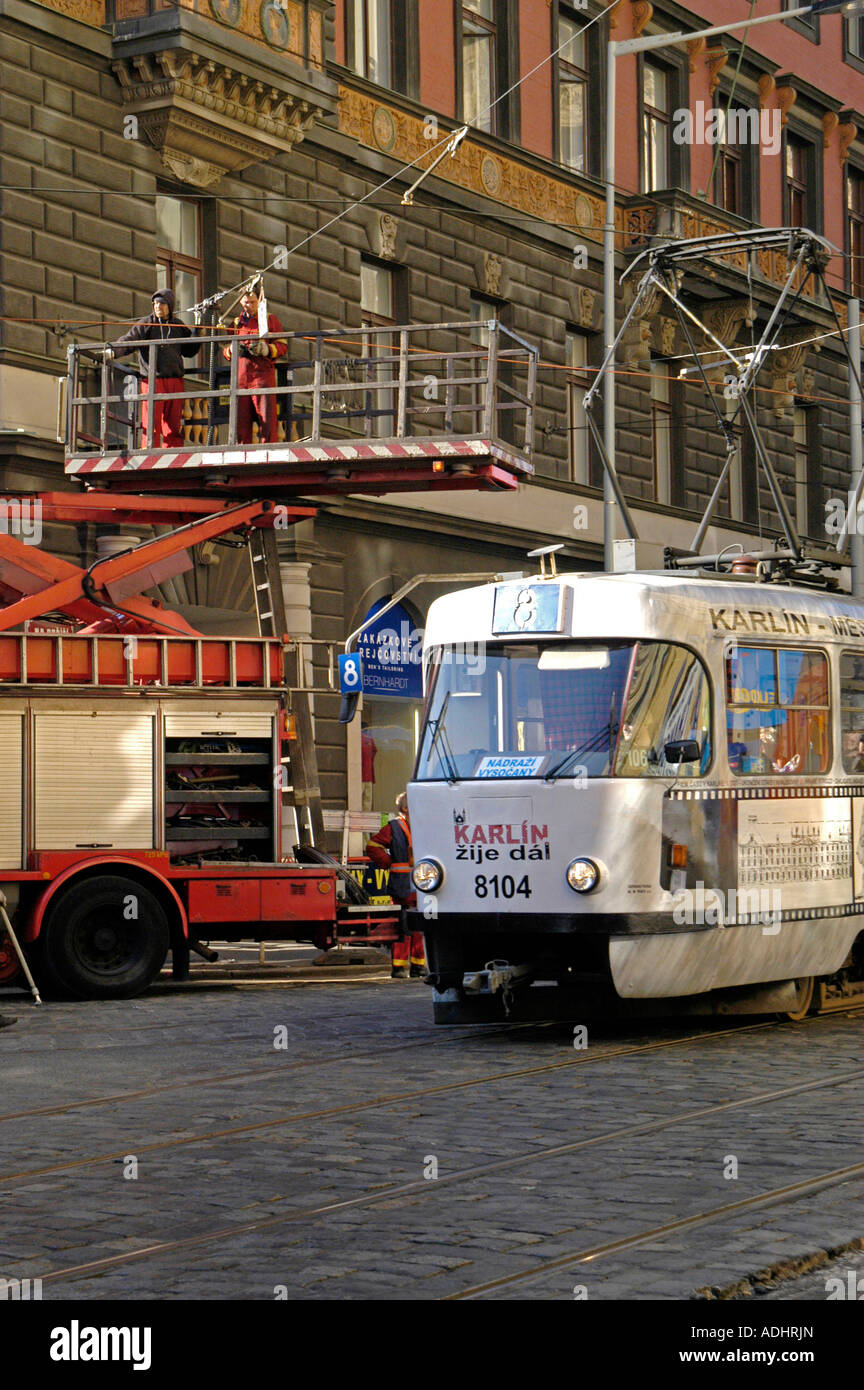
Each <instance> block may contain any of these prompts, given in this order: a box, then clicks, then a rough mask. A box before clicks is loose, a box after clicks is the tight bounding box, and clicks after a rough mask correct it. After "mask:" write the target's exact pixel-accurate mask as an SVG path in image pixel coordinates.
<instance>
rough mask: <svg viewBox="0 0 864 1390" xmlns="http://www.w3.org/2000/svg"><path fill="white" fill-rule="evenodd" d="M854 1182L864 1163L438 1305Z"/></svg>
mask: <svg viewBox="0 0 864 1390" xmlns="http://www.w3.org/2000/svg"><path fill="white" fill-rule="evenodd" d="M856 1179H857V1180H864V1163H851V1164H849V1165H848V1166H847V1167H845V1168H833V1169H831V1170H830V1172H827V1173H820V1174H818V1175H817V1176H816V1177H815V1178H805V1179H803V1180H802V1181H801V1182H794V1183H787V1184H786V1186H785V1187H775V1188H772V1189H770V1190H769V1191H768V1192H762V1193H760V1194H758V1195H757V1196H755V1197H743V1198H742V1199H741V1200H740V1201H738V1202H726V1203H724V1205H723V1206H719V1207H710V1208H709V1209H708V1210H707V1211H701V1212H694V1213H693V1215H691V1216H682V1217H679V1219H678V1220H677V1221H667V1222H665V1223H664V1224H663V1225H661V1226H654V1227H652V1228H651V1229H650V1230H647V1231H639V1232H638V1233H636V1234H634V1235H632V1236H621V1237H619V1238H618V1239H617V1240H610V1241H605V1242H604V1243H603V1244H601V1245H592V1246H589V1247H588V1248H587V1249H585V1250H579V1251H576V1252H574V1253H573V1254H572V1255H560V1256H558V1257H557V1258H556V1259H552V1260H547V1261H545V1263H543V1264H542V1265H537V1264H535V1265H532V1266H530V1267H528V1268H526V1269H523V1270H517V1271H515V1272H514V1273H513V1274H504V1275H502V1276H501V1278H500V1279H490V1280H488V1281H487V1282H486V1283H484V1284H474V1285H473V1286H471V1287H470V1288H467V1289H460V1290H459V1291H458V1292H457V1293H452V1294H446V1295H445V1296H444V1298H443V1299H442V1302H445V1303H455V1302H459V1301H463V1300H467V1299H473V1298H480V1297H481V1296H482V1295H484V1294H489V1293H494V1292H495V1291H496V1290H498V1289H504V1288H510V1287H513V1286H515V1285H517V1284H522V1285H524V1284H528V1283H532V1282H534V1281H536V1280H537V1279H542V1278H543V1277H544V1275H548V1274H550V1273H552V1272H553V1271H555V1270H560V1269H572V1268H575V1267H577V1266H578V1265H580V1264H589V1263H590V1264H594V1263H595V1261H597V1260H599V1259H602V1258H603V1257H604V1256H609V1255H620V1254H624V1253H625V1252H626V1251H628V1250H636V1249H638V1248H639V1246H640V1245H649V1244H651V1242H652V1241H656V1240H663V1239H665V1237H666V1236H671V1235H677V1234H679V1233H680V1232H681V1231H689V1230H693V1229H694V1228H695V1227H697V1226H708V1225H711V1224H712V1223H713V1222H716V1221H722V1220H724V1219H729V1218H731V1217H737V1216H742V1215H745V1214H748V1213H749V1212H752V1211H759V1210H760V1209H761V1208H764V1207H772V1206H782V1205H783V1203H785V1202H789V1201H795V1200H797V1199H798V1198H799V1197H807V1196H810V1195H811V1194H815V1193H817V1192H823V1191H824V1190H825V1189H826V1188H828V1187H836V1186H837V1185H838V1184H839V1183H844V1182H852V1181H855V1180H856Z"/></svg>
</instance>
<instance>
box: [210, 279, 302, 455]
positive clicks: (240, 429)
mask: <svg viewBox="0 0 864 1390" xmlns="http://www.w3.org/2000/svg"><path fill="white" fill-rule="evenodd" d="M262 288H263V287H262V285H261V281H260V280H257V281H256V282H255V284H254V285H253V286H252V287H251V289H248V290H247V291H246V293H245V294H244V295H243V296H242V298H241V300H240V308H241V310H242V313H241V314H240V317H239V318H236V319H235V320H234V324H233V327H231V328H224V325H220V329H221V330H224V331H225V332H226V333H236V334H237V336H238V337H239V338H242V339H243V340H244V341H243V342H242V343H240V345H239V349H238V350H239V353H240V361H239V363H238V365H237V385H238V387H239V389H240V390H241V391H248V390H253V391H254V390H255V389H256V388H257V389H259V390H264V389H265V388H267V387H269V386H275V385H276V367H275V365H274V363H275V361H276V359H277V357H285V356H286V355H287V352H288V344H287V343H286V342H284V341H282V340H280V339H276V338H262V337H261V336H260V333H261V327H260V326H259V321H258V319H259V315H258V307H259V305H260V302H261V290H262ZM267 332H268V333H282V332H284V329H283V327H282V325H281V323H280V322H279V320H278V319H277V317H276V315H275V314H268V315H267ZM232 347H233V344H232V343H228V344H227V345H226V346H225V347H224V348H223V349H222V352H223V356H224V357H225V358H226V359H228V360H229V361H230V359H231V350H232ZM255 421H257V423H258V436H259V442H260V443H262V444H275V443H276V440H277V438H278V429H279V426H278V422H277V419H276V397H275V396H265V395H253V396H238V397H237V443H238V444H251V443H252V425H253V422H255Z"/></svg>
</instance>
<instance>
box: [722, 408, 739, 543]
mask: <svg viewBox="0 0 864 1390" xmlns="http://www.w3.org/2000/svg"><path fill="white" fill-rule="evenodd" d="M726 419H727V420H728V421H729V423H730V424H731V426H732V434H733V437H734V440H735V446H736V447H735V452H734V454H733V455H732V457H731V459H730V461H729V471H728V473H727V475H726V478H727V483H726V488H725V493H724V495H725V498H726V503H727V515H728V516H729V518H730V519H731V520H733V521H740V520H741V518H742V517H743V515H744V457H743V456H744V415H743V412H742V411H741V410H740V409H739V402H738V401H737V400H735V399H734V398H732V399H730V400H727V401H726ZM725 461H726V460H725V456H724V459H723V462H724V463H725ZM721 467H722V464H721Z"/></svg>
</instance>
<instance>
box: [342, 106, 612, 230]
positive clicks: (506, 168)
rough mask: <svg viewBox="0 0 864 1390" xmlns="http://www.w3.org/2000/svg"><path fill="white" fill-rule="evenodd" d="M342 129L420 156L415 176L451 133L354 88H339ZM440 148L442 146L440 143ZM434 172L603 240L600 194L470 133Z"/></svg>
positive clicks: (365, 141) (397, 153)
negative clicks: (432, 131) (431, 129)
mask: <svg viewBox="0 0 864 1390" xmlns="http://www.w3.org/2000/svg"><path fill="white" fill-rule="evenodd" d="M339 129H340V130H341V131H342V132H343V134H345V135H348V136H350V137H352V138H353V139H355V140H357V141H359V143H360V144H361V145H366V146H367V147H368V148H369V149H373V150H375V149H377V150H381V151H382V152H383V153H384V154H389V155H392V156H393V158H394V159H398V160H400V161H403V162H404V163H405V164H410V163H413V162H414V161H415V160H418V161H421V162H420V163H418V165H417V168H416V169H414V170H412V173H413V174H414V175H415V177H416V174H417V173H419V172H421V171H422V169H423V167H424V163H425V161H423V155H424V154H430V156H431V151H432V149H433V146H436V145H437V143H438V142H439V141H440V140H443V139H446V138H447V135H448V134H449V132H448V131H446V130H443V129H442V130H440V131H439V133H438V137H437V140H436V139H433V140H430V139H429V138H428V137H427V135H426V134H425V131H426V129H427V127H426V125H425V123H424V121H423V120H422V119H421V118H420V117H418V116H411V115H409V114H408V113H407V112H405V111H400V110H398V109H397V108H394V107H391V106H385V105H383V104H382V103H381V102H379V101H377V100H376V99H375V98H374V97H371V96H367V95H366V93H364V92H359V91H355V90H354V88H352V87H340V88H339ZM435 153H436V154H437V153H440V151H439V150H438V149H437V148H436V150H435ZM431 157H434V156H431ZM430 162H431V159H430ZM435 176H436V178H442V179H445V180H446V181H447V182H449V183H455V184H458V185H459V187H461V188H468V189H471V190H472V192H474V193H479V194H481V195H482V196H484V197H487V198H494V199H495V200H496V201H497V202H500V203H506V204H507V206H508V207H512V208H517V209H519V211H522V212H528V213H533V214H534V215H535V216H536V217H538V218H540V219H542V220H543V221H545V222H557V223H559V224H561V225H562V226H566V227H569V228H571V229H572V230H574V231H577V232H580V233H582V234H583V235H584V236H585V239H586V240H588V241H594V242H598V241H600V240H601V236H602V227H603V203H602V200H601V199H600V198H598V197H597V196H596V195H595V194H591V193H588V192H586V191H585V190H583V189H579V188H574V187H573V185H572V184H571V183H565V182H564V180H563V179H555V178H552V177H550V175H548V174H544V173H541V172H540V170H537V169H532V168H531V166H530V165H528V164H522V163H520V162H519V161H518V160H515V159H510V158H507V157H505V156H503V155H499V154H497V153H496V154H493V153H491V151H489V150H488V149H484V148H483V146H482V145H475V144H474V143H473V142H472V141H471V139H470V136H469V137H468V138H467V139H465V140H463V141H462V143H461V145H459V147H458V149H457V151H456V154H455V157H453V158H450V157H449V156H448V157H447V158H446V159H444V160H442V162H441V163H440V164H439V165H438V167H437V169H436V170H435ZM616 221H617V222H618V225H619V226H620V222H621V212H620V209H618V210H617V211H616Z"/></svg>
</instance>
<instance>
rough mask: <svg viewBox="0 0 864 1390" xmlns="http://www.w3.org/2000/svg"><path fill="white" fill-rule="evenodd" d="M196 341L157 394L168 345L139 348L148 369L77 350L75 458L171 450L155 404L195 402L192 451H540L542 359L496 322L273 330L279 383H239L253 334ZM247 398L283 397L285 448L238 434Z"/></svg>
mask: <svg viewBox="0 0 864 1390" xmlns="http://www.w3.org/2000/svg"><path fill="white" fill-rule="evenodd" d="M189 334H190V337H192V336H194V338H195V341H196V343H197V344H198V347H199V352H198V357H197V359H196V366H195V367H194V369H193V370H192V371H189V370H187V374H186V376H185V379H184V388H183V391H182V392H167V391H158V390H157V389H156V387H157V352H158V351H159V349H160V348H163V347H164V346H165V344H164V343H163V342H161V341H159V340H154V341H152V342H145V343H141V344H138V343H136V344H135V346H134V351H135V353H136V354H137V352H138V349H139V348H140V349H142V350H143V353H144V357H145V360H146V362H147V371H146V373H144V372H142V371H141V370H140V368H139V366H138V364H137V360H136V356H135V355H131V356H130V355H124V356H123V357H116V356H113V352H114V348H113V347H112V346H111V345H110V344H102V345H99V346H85V345H81V344H78V345H75V346H74V347H71V348H70V349H69V354H68V356H69V366H68V377H67V381H66V399H65V408H64V409H63V410H62V411H61V415H62V416H65V436H64V442H65V444H66V452H67V455H69V456H75V455H80V454H81V453H82V452H86V453H87V454H91V455H92V454H93V453H98V454H103V455H109V454H110V455H117V454H134V453H140V452H142V451H143V452H146V453H147V454H159V453H160V452H163V453H165V452H169V451H166V450H164V449H162V448H161V444H160V441H159V440H158V439H157V438H156V437H155V435H154V423H155V421H154V414H155V412H154V410H153V409H152V406H153V405H154V404H155V403H157V402H160V401H172V400H178V399H179V400H183V401H187V402H188V401H194V402H195V408H194V411H193V412H192V413H193V416H194V422H193V423H192V425H191V428H189V427H187V434H186V437H185V442H184V449H186V450H191V451H195V450H202V451H203V450H213V449H214V448H215V449H228V450H231V449H232V448H234V447H235V446H237V447H242V446H250V445H253V446H254V445H255V444H259V443H266V444H267V445H268V447H269V448H271V449H272V448H278V445H279V444H280V443H281V444H284V445H285V446H287V447H290V446H291V445H292V444H297V443H302V444H304V445H310V446H314V444H316V443H318V442H322V441H325V440H329V441H334V440H336V441H342V442H356V441H358V440H361V441H362V440H365V441H376V440H380V441H382V442H383V441H384V440H408V441H410V440H412V439H416V440H423V439H428V438H430V437H435V438H439V439H440V438H442V437H449V438H452V437H455V436H461V437H463V438H468V437H482V438H485V439H490V440H501V441H503V442H504V443H505V444H507V445H509V446H510V448H511V449H513V450H516V451H518V452H520V453H523V454H525V455H530V453H531V449H532V446H533V436H534V397H535V389H536V381H537V363H538V352H537V349H536V348H534V347H532V346H531V345H530V344H529V343H527V342H525V341H524V340H523V339H521V338H519V337H518V336H517V335H516V334H515V333H512V332H511V331H510V330H509V329H507V328H504V327H503V326H502V325H501V324H500V323H498V322H497V320H495V319H492V320H489V321H488V322H486V323H482V324H477V323H455V324H450V323H435V324H423V325H416V324H406V325H401V326H399V325H397V326H387V327H369V328H363V329H357V330H355V331H353V332H352V331H351V330H345V329H336V330H315V331H312V332H308V331H307V332H304V331H300V332H295V333H270V334H266V335H264V337H263V339H262V340H263V341H267V342H270V341H275V342H279V343H282V344H286V345H287V355H284V356H282V357H280V358H277V359H276V360H275V361H274V363H273V366H274V368H275V384H273V385H270V386H262V385H257V384H247V385H241V384H240V378H241V374H240V363H241V355H242V354H243V353H244V350H248V346H249V343H250V342H254V341H256V340H255V339H249V338H242V337H238V336H236V335H234V334H225V333H218V332H215V331H214V332H211V331H209V330H203V331H202V330H200V329H198V330H193V329H190V330H189ZM479 335H482V338H483V341H482V342H478V336H479ZM170 341H171V342H172V343H173V344H175V345H176V344H177V343H178V342H182V341H183V340H182V339H180V340H178V339H176V338H175V339H172V340H170ZM129 347H130V345H129V344H123V350H124V353H126V354H128V353H129ZM226 352H227V358H226ZM253 360H255V361H258V360H261V359H257V358H256V359H253ZM249 396H273V397H275V399H276V406H277V422H278V437H277V440H276V441H263V440H260V439H259V438H252V439H249V438H246V439H243V440H240V439H239V434H240V429H239V428H238V425H239V421H238V407H239V404H240V402H241V401H242V400H243V399H244V398H245V397H249ZM142 407H146V409H145V410H144V411H143V415H144V417H145V418H146V425H144V424H142ZM188 413H189V412H188V411H187V414H188Z"/></svg>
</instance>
